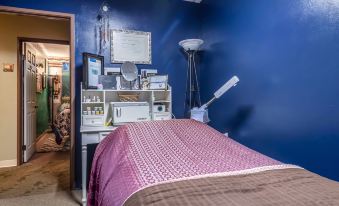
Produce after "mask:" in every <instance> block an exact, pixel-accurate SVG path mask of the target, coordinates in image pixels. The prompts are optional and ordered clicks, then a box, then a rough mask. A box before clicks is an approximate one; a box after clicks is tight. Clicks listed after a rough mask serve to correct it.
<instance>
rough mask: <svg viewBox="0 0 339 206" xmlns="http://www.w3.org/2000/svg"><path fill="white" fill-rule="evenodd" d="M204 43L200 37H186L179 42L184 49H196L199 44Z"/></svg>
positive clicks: (198, 47)
mask: <svg viewBox="0 0 339 206" xmlns="http://www.w3.org/2000/svg"><path fill="white" fill-rule="evenodd" d="M203 43H204V41H203V40H201V39H186V40H182V41H180V42H179V45H180V46H181V47H182V48H184V49H185V51H189V50H191V51H198V50H199V49H200V47H201V45H202V44H203Z"/></svg>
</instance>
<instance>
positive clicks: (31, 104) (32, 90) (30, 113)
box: [22, 50, 37, 162]
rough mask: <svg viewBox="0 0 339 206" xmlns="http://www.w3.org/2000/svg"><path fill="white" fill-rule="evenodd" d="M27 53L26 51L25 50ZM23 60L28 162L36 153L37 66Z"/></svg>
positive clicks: (26, 153)
mask: <svg viewBox="0 0 339 206" xmlns="http://www.w3.org/2000/svg"><path fill="white" fill-rule="evenodd" d="M23 51H25V50H23ZM22 59H23V64H22V65H23V67H24V68H23V71H24V76H23V77H24V78H23V79H24V141H23V143H24V144H23V148H22V149H23V151H24V152H23V154H24V162H27V161H28V160H29V159H30V158H31V157H32V155H33V154H34V152H35V137H36V81H37V80H36V78H37V69H36V66H35V65H33V64H32V63H31V62H29V61H28V58H22Z"/></svg>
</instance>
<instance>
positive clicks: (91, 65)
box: [83, 53, 104, 89]
mask: <svg viewBox="0 0 339 206" xmlns="http://www.w3.org/2000/svg"><path fill="white" fill-rule="evenodd" d="M103 74H104V57H103V56H99V55H96V54H90V53H83V82H84V88H85V89H97V88H98V84H99V76H100V75H103Z"/></svg>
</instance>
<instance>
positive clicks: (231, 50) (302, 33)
mask: <svg viewBox="0 0 339 206" xmlns="http://www.w3.org/2000/svg"><path fill="white" fill-rule="evenodd" d="M111 2H112V3H111V7H112V12H111V27H112V28H124V29H136V30H144V31H151V32H152V35H153V65H152V66H145V67H147V68H156V69H159V71H160V72H161V73H168V74H169V75H170V83H171V85H172V86H173V90H174V91H173V93H174V94H173V96H174V99H173V100H174V105H173V109H174V113H175V114H176V115H177V116H178V117H182V114H183V106H184V92H183V91H184V90H185V77H186V73H185V71H186V61H185V60H184V58H183V55H182V53H181V52H180V50H179V49H178V46H177V42H178V41H179V40H181V39H184V38H191V37H201V35H202V38H203V39H204V40H205V41H206V44H205V47H204V52H203V53H202V57H201V66H200V68H201V84H200V85H201V87H202V97H203V100H205V101H207V100H208V99H209V97H210V96H211V95H212V94H213V92H214V91H215V90H216V89H217V88H218V87H219V86H221V85H222V84H223V83H224V82H225V81H226V80H227V79H228V78H230V77H231V76H232V75H234V74H237V75H238V76H239V77H240V79H241V82H240V83H239V85H238V86H237V87H236V88H234V89H232V90H231V91H230V92H228V93H227V94H226V95H225V96H224V97H222V98H221V99H220V100H219V101H217V102H215V103H214V104H213V105H212V106H211V108H210V117H211V119H212V122H211V125H212V126H213V127H215V128H217V129H218V130H220V131H222V132H225V131H228V132H230V134H231V136H233V137H234V139H236V140H237V141H239V142H241V143H243V144H245V145H247V146H249V147H251V148H253V149H255V150H258V151H260V152H262V153H264V154H266V155H269V156H271V157H273V158H276V159H278V160H281V161H283V162H286V163H294V164H298V165H301V166H303V167H305V168H307V169H309V170H311V171H314V172H317V173H319V174H321V175H324V176H327V177H330V178H332V179H336V180H339V164H338V162H339V153H338V152H337V150H338V148H339V95H338V94H337V93H338V90H339V86H338V83H337V78H338V77H339V67H338V66H339V58H338V57H339V44H338V42H339V27H338V26H337V25H339V4H338V3H337V1H336V0H256V1H253V0H237V1H234V0H204V1H203V2H204V3H203V4H202V5H197V4H192V3H186V2H183V1H181V0H143V1H137V0H124V1H122V0H120V1H119V0H112V1H111ZM100 4H101V1H91V0H85V1H80V0H76V1H66V0H59V1H43V0H36V1H27V0H17V1H12V0H0V5H7V6H17V7H24V8H33V9H42V10H50V11H60V12H68V13H74V14H75V15H76V83H77V84H78V85H79V84H80V81H81V78H82V75H81V74H82V68H81V66H82V59H81V54H82V52H96V49H95V39H94V26H95V23H96V22H95V17H96V12H97V10H98V8H99V6H100ZM132 5H133V6H132ZM199 18H202V19H199ZM200 20H201V21H200ZM199 34H200V35H199ZM105 58H106V65H109V60H110V58H109V51H108V50H107V51H106V52H105ZM76 92H77V94H76V95H79V88H77V91H76ZM76 104H77V105H76V106H77V108H79V105H80V98H77V102H76ZM76 115H77V122H76V128H78V130H79V123H80V115H79V111H77V114H76ZM79 137H80V134H79V131H77V137H76V139H77V142H76V158H77V159H76V170H77V171H76V179H77V183H80V178H81V176H80V168H81V167H80V166H81V165H80V162H81V161H80V151H81V148H80V142H79ZM78 186H79V184H78Z"/></svg>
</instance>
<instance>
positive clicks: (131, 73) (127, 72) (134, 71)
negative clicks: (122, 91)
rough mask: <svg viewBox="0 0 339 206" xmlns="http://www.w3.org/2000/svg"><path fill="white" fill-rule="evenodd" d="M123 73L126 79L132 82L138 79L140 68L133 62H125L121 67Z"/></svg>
mask: <svg viewBox="0 0 339 206" xmlns="http://www.w3.org/2000/svg"><path fill="white" fill-rule="evenodd" d="M121 73H122V76H123V77H124V79H126V80H127V81H129V82H131V81H134V80H136V79H137V78H138V68H137V66H135V64H133V63H132V62H125V63H123V64H122V65H121Z"/></svg>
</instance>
